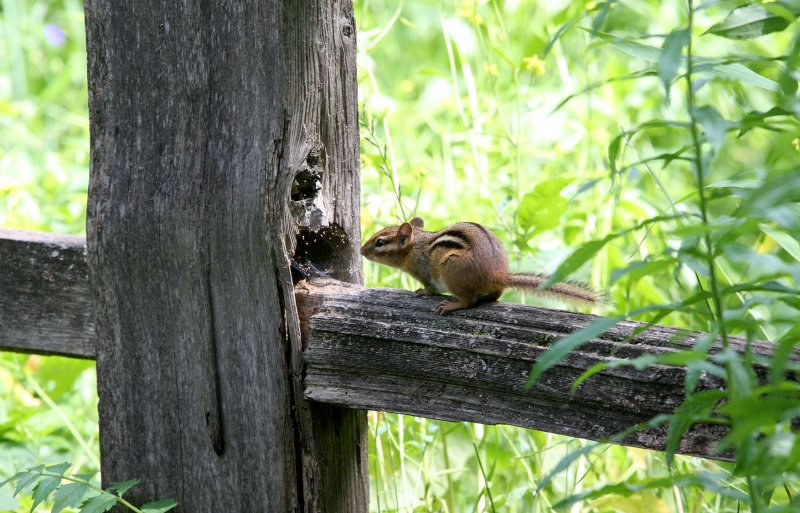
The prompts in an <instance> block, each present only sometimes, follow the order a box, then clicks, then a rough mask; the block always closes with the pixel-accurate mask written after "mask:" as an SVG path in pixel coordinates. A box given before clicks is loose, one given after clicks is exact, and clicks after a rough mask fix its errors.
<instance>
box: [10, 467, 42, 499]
mask: <svg viewBox="0 0 800 513" xmlns="http://www.w3.org/2000/svg"><path fill="white" fill-rule="evenodd" d="M41 476H42V474H40V473H37V472H23V475H21V476H20V478H19V480H18V481H17V486H16V487H14V495H17V494H19V492H21V491H22V490H24V489H25V488H27V487H29V486H30V485H32V484H33V483H35V482H36V480H37V479H39V478H40V477H41Z"/></svg>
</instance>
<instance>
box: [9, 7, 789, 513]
mask: <svg viewBox="0 0 800 513" xmlns="http://www.w3.org/2000/svg"><path fill="white" fill-rule="evenodd" d="M355 9H356V21H357V24H358V29H359V30H358V38H359V39H358V65H359V87H360V98H361V104H362V105H361V112H362V223H363V230H364V233H365V234H367V235H368V234H370V233H372V232H373V231H375V230H376V229H377V228H379V227H382V226H385V225H387V224H392V223H396V222H397V221H399V220H402V219H409V218H411V217H412V216H413V215H419V216H421V217H423V218H424V219H425V222H426V227H428V228H429V229H436V228H439V227H443V226H446V225H448V224H451V223H453V222H456V221H462V220H471V221H477V222H480V223H482V224H484V225H486V226H488V227H490V228H492V229H493V230H494V231H495V233H497V234H498V236H499V237H500V238H501V239H502V240H503V242H504V244H505V245H506V247H507V248H508V250H509V253H510V255H511V260H512V266H513V267H514V269H515V270H519V271H535V272H548V273H555V274H556V275H559V276H561V275H563V276H566V275H569V276H570V277H571V278H574V279H580V280H585V281H590V282H592V283H593V284H594V285H595V286H597V287H599V288H602V289H605V290H607V291H608V293H609V295H610V297H611V299H612V303H613V304H612V306H611V307H610V308H609V309H608V310H607V311H606V312H604V313H605V314H606V315H608V316H611V317H615V316H617V317H618V318H635V319H638V320H645V321H654V322H659V323H662V324H670V325H674V326H681V327H687V328H691V329H696V330H700V331H704V332H710V333H712V334H715V335H718V336H719V337H720V338H721V339H723V341H724V340H725V339H726V337H728V336H730V335H737V336H745V337H748V338H750V339H761V340H770V341H774V342H775V343H776V345H777V347H778V348H779V351H778V353H779V356H777V357H776V358H775V359H774V360H773V361H770V362H767V363H769V364H770V365H771V372H770V375H769V376H767V377H766V378H767V381H766V382H762V383H759V382H758V380H757V379H756V378H755V376H753V374H752V372H750V371H749V370H748V369H749V366H748V363H749V360H748V359H749V357H748V358H740V357H738V356H736V355H734V354H732V353H729V352H725V351H724V352H722V353H720V354H718V355H713V356H712V355H709V354H707V345H705V344H701V345H700V346H699V347H698V348H696V351H694V352H692V353H691V354H686V355H685V358H684V361H683V364H684V365H686V366H687V368H688V371H689V372H688V376H689V378H688V379H687V402H686V404H685V407H684V408H682V409H681V411H679V412H678V414H676V416H675V417H673V418H671V419H659V420H658V421H659V422H665V423H668V425H670V426H671V428H670V429H671V431H670V433H671V438H670V439H671V440H672V441H675V440H677V439H678V438H679V436H680V434H681V432H682V431H681V429H683V428H682V426H685V425H687V424H688V423H691V422H692V421H693V420H696V419H701V418H702V419H711V420H713V421H715V422H723V423H728V424H730V425H731V427H732V435H731V437H729V439H728V440H726V443H727V444H728V446H729V447H731V448H734V449H736V450H737V454H739V459H738V461H737V462H736V464H735V465H734V464H727V463H723V464H720V463H716V462H713V461H710V460H701V459H696V458H688V457H678V456H675V457H672V455H671V454H669V453H667V454H665V453H655V452H649V451H643V450H637V449H630V448H623V447H618V446H612V445H603V444H600V445H596V444H594V443H589V442H584V441H580V440H575V439H569V438H565V437H560V436H555V435H549V434H544V433H538V432H534V431H529V430H522V429H515V428H509V427H502V426H501V427H492V426H478V425H469V424H453V423H446V422H437V421H432V420H427V419H417V418H410V417H402V416H397V415H390V414H382V413H370V473H371V483H370V485H371V493H372V497H371V509H372V510H373V511H381V512H393V511H398V512H427V511H432V512H436V511H441V512H450V513H452V512H459V513H461V512H473V511H475V512H495V511H504V512H526V513H527V512H549V511H553V510H554V508H555V507H556V506H559V507H561V506H563V507H564V508H565V509H564V511H571V512H576V513H577V512H586V513H606V512H616V511H619V512H624V513H635V512H647V513H662V512H664V513H666V512H681V513H683V512H687V513H688V512H738V511H758V512H766V511H769V512H777V511H787V512H789V511H797V510H798V509H800V503H798V500H797V495H798V493H799V492H800V476H799V475H798V473H799V472H800V440H798V438H797V436H796V434H795V432H794V430H793V428H794V427H796V426H793V425H792V420H793V418H795V417H797V416H798V411H800V390H798V386H797V384H796V383H794V382H790V381H787V380H786V372H787V370H796V369H786V367H785V362H786V359H785V355H786V354H787V353H788V352H790V351H791V350H792V349H793V348H795V347H796V346H797V345H798V343H800V325H799V324H798V322H797V319H798V310H799V309H800V301H798V291H797V287H798V283H800V239H798V234H800V221H798V219H800V207H798V205H800V142H799V140H800V123H798V114H800V104H799V103H798V95H797V80H798V78H799V77H798V62H800V25H799V24H798V23H797V22H796V21H795V20H796V17H797V13H798V12H800V6H799V5H798V4H797V2H796V1H786V2H763V3H762V2H755V3H748V2H741V1H733V2H705V3H702V4H700V3H698V4H697V5H693V4H692V3H691V2H689V3H688V4H687V3H685V2H675V1H668V2H659V1H656V0H649V1H645V0H633V1H598V2H587V3H583V2H566V1H560V2H550V1H540V2H532V1H530V0H506V1H490V0H440V1H437V0H406V1H398V2H385V1H383V2H378V1H376V0H358V1H356V5H355ZM690 14H691V15H690ZM0 27H2V31H1V32H0V225H2V226H6V227H19V228H27V229H43V230H51V231H60V232H68V233H81V232H82V231H83V225H84V220H85V199H86V196H85V189H86V183H87V169H88V122H87V118H88V116H87V112H86V79H85V76H86V75H85V74H86V71H85V48H84V34H83V21H82V5H81V3H80V2H76V1H73V0H66V1H64V2H56V1H54V0H53V1H50V0H2V3H0ZM687 54H689V55H691V57H690V58H688V59H687V58H686V55H687ZM687 72H688V73H687ZM689 85H691V88H689ZM698 157H699V158H698ZM365 270H366V273H365V274H366V280H367V283H368V284H370V285H384V286H397V287H406V288H416V287H417V284H415V283H413V281H412V279H411V278H409V277H407V276H403V275H401V274H400V273H399V271H396V270H393V269H390V268H388V267H380V266H376V265H372V264H370V263H367V264H366V267H365ZM503 299H504V300H508V301H527V300H530V301H539V300H538V299H533V298H529V297H524V296H521V295H520V294H519V293H517V292H509V293H507V295H506V296H504V298H503ZM582 340H583V338H582V335H581V334H580V333H579V334H577V335H576V336H575V337H572V339H571V341H569V344H570V346H573V347H574V346H577V345H579V344H580V343H581V342H582ZM710 340H711V339H710V338H709V341H710ZM780 355H783V356H780ZM556 357H557V355H556V356H553V355H551V358H550V361H553V360H554V359H555V358H556ZM635 363H636V364H639V365H646V364H647V363H648V362H641V361H640V362H635ZM93 372H94V367H93V365H92V364H90V363H85V362H75V361H67V360H64V359H53V358H40V357H35V356H33V357H27V356H19V355H9V354H2V355H0V390H4V391H7V393H4V394H0V481H2V480H3V479H5V478H6V477H8V476H10V475H12V474H13V473H14V472H15V471H17V470H19V469H21V468H24V467H27V466H32V465H36V464H40V463H43V464H48V463H55V462H60V461H65V460H69V461H71V462H73V463H74V464H75V467H74V468H75V471H76V472H92V471H94V470H96V469H97V458H98V456H97V434H96V430H97V425H96V409H95V404H96V397H95V392H94V376H93ZM538 372H546V369H545V368H544V367H541V368H539V369H537V373H538ZM701 372H706V373H712V374H716V375H718V376H720V377H721V378H723V379H725V380H726V381H727V383H728V385H729V386H728V387H727V390H726V392H724V393H720V392H714V393H703V392H699V393H695V392H694V389H693V386H694V383H696V377H697V376H698V375H699V373H701ZM583 386H591V378H589V379H588V380H587V381H586V382H585V383H584V385H583ZM566 393H569V391H565V394H566ZM756 413H758V414H757V415H756ZM132 477H135V476H132ZM11 491H12V490H10V489H8V487H6V488H2V489H0V511H5V510H10V511H28V510H29V509H30V506H31V503H32V499H31V498H27V497H22V498H21V499H19V500H17V499H12V498H11ZM40 509H41V507H40ZM42 511H44V510H43V509H42Z"/></svg>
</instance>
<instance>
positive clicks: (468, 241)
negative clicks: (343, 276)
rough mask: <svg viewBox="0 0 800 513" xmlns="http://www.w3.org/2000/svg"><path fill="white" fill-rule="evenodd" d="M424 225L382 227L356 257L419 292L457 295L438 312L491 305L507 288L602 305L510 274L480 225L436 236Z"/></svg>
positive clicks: (578, 287)
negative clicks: (398, 274)
mask: <svg viewBox="0 0 800 513" xmlns="http://www.w3.org/2000/svg"><path fill="white" fill-rule="evenodd" d="M423 227H424V222H423V221H422V219H420V218H418V217H415V218H414V219H412V220H411V221H410V222H408V223H403V224H401V225H400V226H390V227H388V228H384V229H383V230H380V231H379V232H377V233H376V234H374V235H373V236H372V237H370V238H369V240H367V242H365V243H364V245H363V246H362V247H361V254H362V255H363V256H365V257H366V258H368V259H369V260H373V261H375V262H378V263H381V264H385V265H389V266H391V267H396V268H398V269H401V270H403V271H405V272H407V273H409V274H411V275H412V276H413V277H414V278H416V279H417V280H419V281H420V282H421V283H422V285H423V286H424V288H422V289H419V290H418V291H417V293H418V294H421V295H432V294H441V293H444V292H450V293H452V294H453V295H454V296H456V298H457V301H442V302H441V303H439V304H438V305H437V307H436V312H437V313H439V314H442V315H444V314H446V313H448V312H452V311H455V310H462V309H465V308H470V307H472V306H475V305H476V304H478V303H480V302H483V301H496V300H497V299H498V298H499V297H500V295H501V294H502V293H503V290H504V289H506V288H510V287H513V288H519V289H523V290H527V291H530V292H534V293H536V294H540V295H543V296H549V297H553V298H556V299H560V300H564V301H568V302H571V303H576V304H580V305H597V304H599V303H601V296H600V295H599V294H598V293H597V292H595V291H594V290H592V289H591V288H590V287H588V286H586V285H584V284H579V283H573V282H564V283H557V284H555V285H553V286H552V287H549V288H547V289H540V288H539V287H540V286H541V284H542V283H544V282H545V280H547V276H545V275H541V274H511V273H509V272H508V256H507V255H506V251H505V249H504V248H503V246H502V244H501V243H500V240H499V239H498V238H497V236H496V235H494V234H493V233H492V232H491V231H489V230H487V229H486V228H484V227H483V226H481V225H479V224H476V223H457V224H454V225H453V226H449V227H447V228H445V229H443V230H440V231H438V232H426V231H425V230H423Z"/></svg>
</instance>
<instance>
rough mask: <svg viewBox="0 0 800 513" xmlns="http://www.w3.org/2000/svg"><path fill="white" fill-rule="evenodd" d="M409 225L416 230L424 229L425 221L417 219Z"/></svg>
mask: <svg viewBox="0 0 800 513" xmlns="http://www.w3.org/2000/svg"><path fill="white" fill-rule="evenodd" d="M409 223H410V224H411V226H413V227H414V228H422V227H423V226H425V221H423V220H422V218H421V217H415V218H413V219H412V220H411V221H409Z"/></svg>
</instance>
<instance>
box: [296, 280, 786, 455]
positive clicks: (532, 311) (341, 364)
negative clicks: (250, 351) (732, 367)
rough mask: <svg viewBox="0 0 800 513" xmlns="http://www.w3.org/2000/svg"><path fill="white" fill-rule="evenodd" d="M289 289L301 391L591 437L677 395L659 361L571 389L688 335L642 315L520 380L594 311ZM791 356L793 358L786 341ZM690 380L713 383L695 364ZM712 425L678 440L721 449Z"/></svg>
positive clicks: (659, 432) (657, 444)
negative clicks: (301, 332)
mask: <svg viewBox="0 0 800 513" xmlns="http://www.w3.org/2000/svg"><path fill="white" fill-rule="evenodd" d="M296 298H297V303H298V305H302V307H301V320H302V321H303V322H305V323H307V325H308V327H307V330H306V332H307V336H306V338H305V345H306V348H305V352H304V358H305V361H306V375H305V384H306V389H305V392H306V397H307V398H309V399H312V400H314V401H320V402H324V403H330V404H336V405H340V406H346V407H348V408H363V409H370V410H382V411H391V412H397V413H404V414H409V415H416V416H420V417H429V418H437V419H442V420H450V421H470V422H479V423H483V424H510V425H514V426H521V427H525V428H532V429H537V430H541V431H547V432H551V433H560V434H564V435H570V436H575V437H579V438H587V439H591V440H600V439H605V438H608V437H611V436H613V435H615V434H617V433H620V432H622V431H624V430H625V429H627V428H629V427H631V426H633V425H636V424H638V423H641V422H646V421H648V420H650V419H652V418H654V417H655V416H656V415H659V414H662V413H670V412H672V411H673V410H674V409H675V408H676V407H677V406H678V405H679V404H680V403H681V401H682V400H683V398H684V379H685V372H684V369H683V368H680V367H672V366H665V365H654V366H651V367H649V368H647V369H646V370H643V371H638V370H636V369H633V368H630V367H624V368H617V369H613V370H607V371H605V372H603V373H601V374H599V375H597V376H594V377H593V378H591V379H590V380H588V381H587V382H585V383H584V384H583V385H582V386H581V387H580V389H579V390H578V391H577V393H575V394H574V395H571V393H570V387H571V385H572V383H573V381H574V380H575V378H577V377H578V376H579V375H580V374H581V373H582V372H583V371H585V370H586V369H588V368H590V367H591V366H592V365H594V364H596V363H598V362H606V361H610V360H614V359H620V358H635V357H637V356H640V355H644V354H661V353H665V352H670V351H677V350H680V349H685V348H687V347H690V346H691V345H692V344H693V343H694V342H695V341H696V340H697V339H698V337H699V336H700V334H697V333H691V334H687V333H686V332H682V331H681V330H678V329H675V328H668V327H664V326H654V327H653V328H651V329H649V330H647V331H646V332H644V333H642V334H640V335H638V336H636V337H635V338H634V339H633V340H632V341H630V342H627V343H621V341H623V340H624V339H625V338H626V337H628V335H630V333H631V332H632V330H633V329H635V328H636V327H638V326H641V324H640V323H637V322H622V323H620V324H618V325H617V326H615V327H614V328H612V329H610V330H608V331H607V332H606V333H604V334H603V335H602V336H600V337H598V338H596V339H594V340H592V341H591V342H590V343H588V344H586V345H584V346H583V347H581V348H580V349H579V350H577V351H574V352H572V353H571V354H570V355H569V356H568V357H567V358H566V359H565V360H564V361H563V362H561V363H560V364H559V365H558V366H556V367H555V368H553V369H551V370H550V371H549V372H547V373H545V374H544V375H543V377H542V378H541V380H540V381H539V383H537V384H536V386H535V387H533V389H532V390H530V391H526V390H525V385H526V383H527V380H528V375H529V372H530V370H531V368H532V366H533V364H534V363H535V362H536V360H537V359H538V358H539V357H540V356H541V355H542V354H543V353H544V351H545V350H546V349H547V347H548V346H549V345H550V344H551V343H552V342H554V341H556V340H558V339H559V338H560V337H563V336H565V335H566V334H568V333H571V332H572V331H574V330H576V329H579V328H581V327H583V326H585V325H586V324H587V323H588V322H590V321H592V320H593V319H595V316H591V315H584V314H579V313H573V312H564V311H558V310H550V309H546V308H534V307H530V306H523V305H513V304H509V303H492V304H485V305H482V306H479V307H477V308H474V309H470V310H465V311H463V312H458V313H455V314H452V315H450V316H447V317H440V316H438V315H436V314H435V313H434V312H433V309H434V306H435V304H436V303H437V302H438V301H440V300H441V298H436V297H434V298H418V297H414V294H413V293H410V292H404V291H399V290H392V289H365V288H359V287H354V286H346V285H343V284H337V283H321V284H317V285H310V284H304V285H303V286H302V287H299V288H298V290H297V292H296ZM732 345H733V347H734V348H736V349H737V350H739V351H742V350H744V341H743V340H741V339H736V338H734V339H733V340H732ZM717 349H718V348H717ZM752 350H753V351H754V352H755V353H757V354H760V355H768V354H769V352H770V347H769V345H768V344H764V343H752ZM793 357H794V358H795V359H796V360H800V357H798V354H797V353H795V354H794V356H793ZM700 386H701V387H705V388H709V387H719V386H721V383H720V382H719V381H717V380H715V379H711V378H709V377H708V376H704V377H703V378H702V379H701V382H700ZM724 433H725V430H724V428H722V427H720V426H714V425H701V426H696V427H695V428H693V429H692V430H690V431H689V432H688V433H687V435H686V436H685V437H684V439H683V441H682V443H681V446H680V452H681V453H685V454H695V455H700V456H705V457H712V458H720V459H726V456H724V455H723V456H720V455H719V454H717V453H716V452H715V448H716V443H717V442H718V441H719V439H720V437H721V436H722V435H724ZM665 436H666V430H665V429H647V430H644V431H640V432H638V433H635V434H633V435H630V436H629V437H627V438H626V439H624V440H623V441H622V443H623V444H625V445H632V446H638V447H645V448H649V449H663V448H664V444H665Z"/></svg>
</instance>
